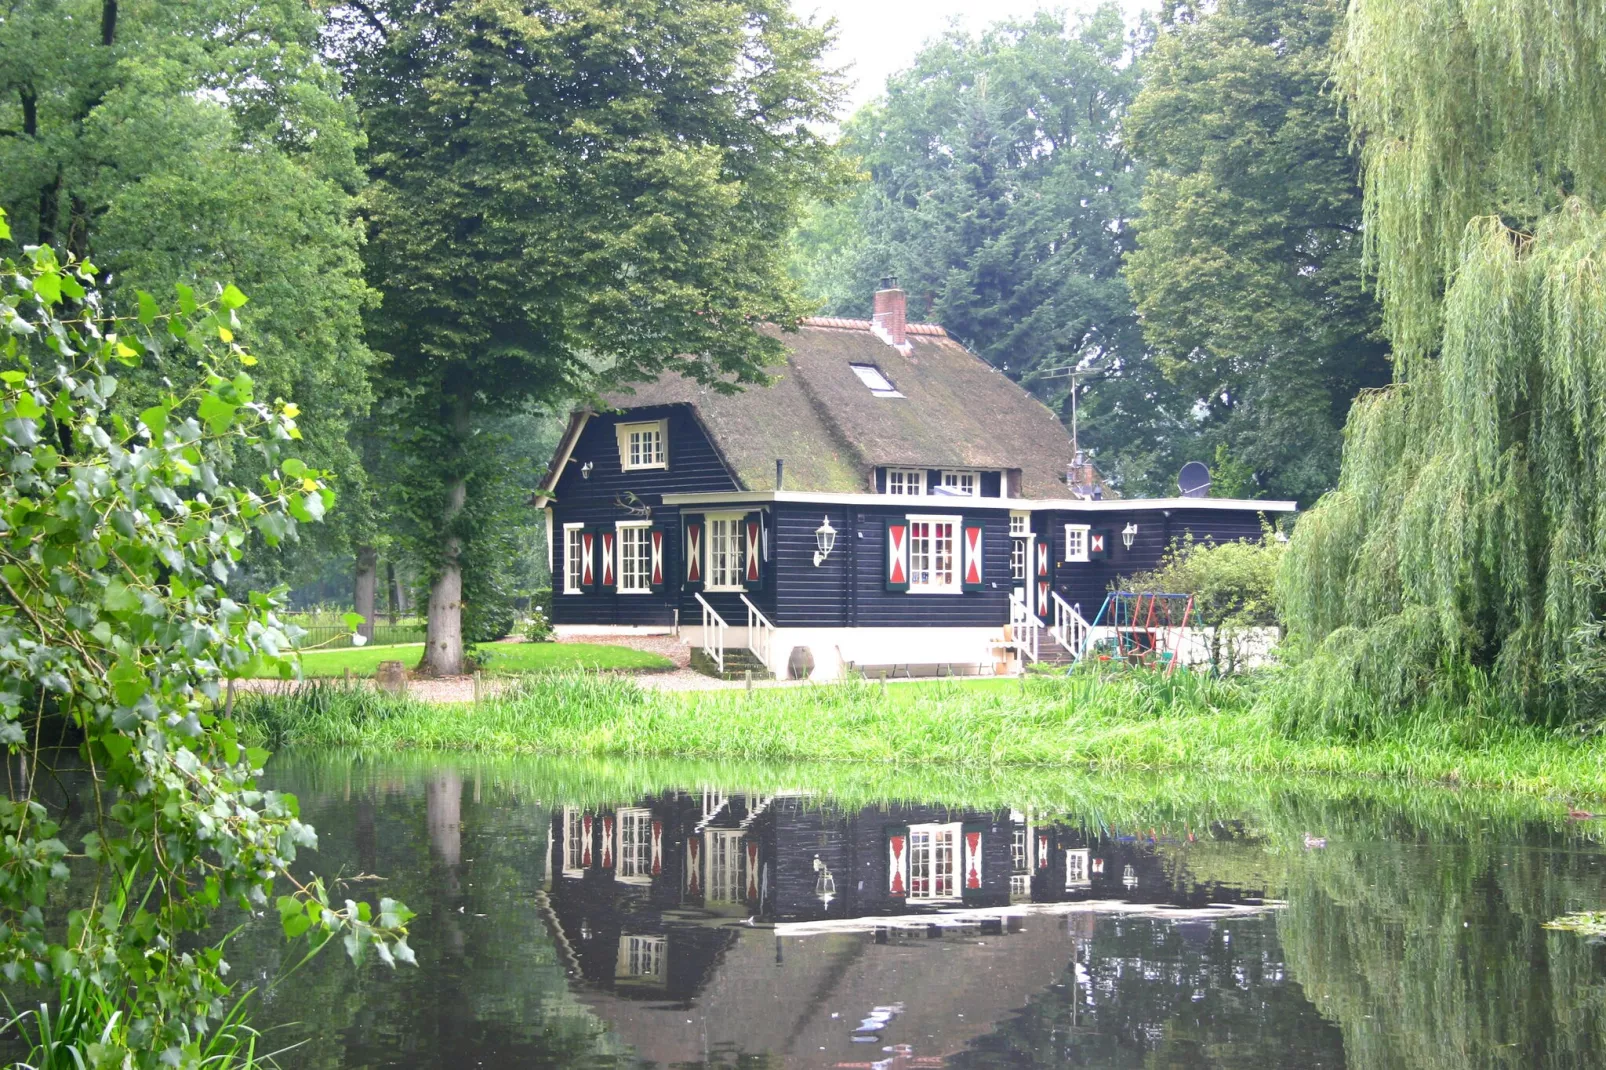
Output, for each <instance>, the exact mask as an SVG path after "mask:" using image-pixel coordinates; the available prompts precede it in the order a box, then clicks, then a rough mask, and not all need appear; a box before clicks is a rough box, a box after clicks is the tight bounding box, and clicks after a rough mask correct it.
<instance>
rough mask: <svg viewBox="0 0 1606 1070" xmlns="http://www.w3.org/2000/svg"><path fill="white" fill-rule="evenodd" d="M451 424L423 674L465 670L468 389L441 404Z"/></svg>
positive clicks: (426, 630) (456, 393) (430, 588)
mask: <svg viewBox="0 0 1606 1070" xmlns="http://www.w3.org/2000/svg"><path fill="white" fill-rule="evenodd" d="M441 408H442V410H443V411H442V415H444V416H446V418H447V419H448V420H449V421H450V422H451V428H452V433H453V438H454V446H455V451H454V452H455V453H456V457H455V460H456V463H457V465H458V466H459V467H458V472H457V474H456V475H454V476H453V477H452V478H451V480H450V481H449V482H448V483H447V485H446V508H445V511H444V512H443V514H442V516H441V530H442V531H443V533H444V536H443V538H442V540H441V559H440V564H439V565H438V566H437V568H438V569H439V571H438V572H437V573H436V575H435V582H434V583H432V584H430V587H429V609H428V610H427V616H426V618H425V623H424V659H423V661H421V662H420V663H419V666H418V668H419V671H420V672H422V673H423V674H424V675H425V676H461V675H462V674H463V562H462V556H463V539H462V536H461V535H459V534H458V532H457V527H456V524H457V518H458V516H459V515H460V514H461V513H462V512H463V506H464V504H465V503H466V502H467V501H468V474H467V473H466V472H465V471H464V470H463V469H464V468H466V467H467V465H468V460H467V458H466V457H465V456H464V455H463V454H464V451H465V450H466V449H467V446H468V431H469V418H470V415H471V412H470V397H469V393H468V390H467V388H463V389H461V390H459V391H457V392H455V393H453V394H452V395H451V396H450V397H449V398H448V399H447V400H446V402H445V403H444V404H443V405H442V406H441Z"/></svg>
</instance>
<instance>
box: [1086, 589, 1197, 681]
mask: <svg viewBox="0 0 1606 1070" xmlns="http://www.w3.org/2000/svg"><path fill="white" fill-rule="evenodd" d="M1192 616H1193V595H1191V594H1168V593H1165V592H1161V591H1111V592H1110V593H1109V594H1107V595H1105V596H1104V604H1103V605H1101V606H1100V607H1099V611H1098V614H1097V615H1096V616H1095V617H1094V618H1093V621H1092V625H1091V627H1089V629H1088V639H1089V642H1090V643H1091V642H1092V637H1093V636H1094V635H1095V634H1097V633H1098V631H1099V629H1100V628H1101V627H1102V628H1107V629H1109V630H1110V632H1111V635H1110V637H1109V638H1105V639H1101V640H1099V641H1098V642H1097V643H1094V644H1092V646H1091V648H1090V652H1091V653H1092V654H1093V655H1094V657H1096V658H1097V659H1098V660H1100V661H1125V662H1128V663H1130V664H1134V665H1145V666H1147V667H1149V668H1162V667H1163V668H1164V669H1165V671H1166V673H1167V674H1169V673H1172V672H1175V671H1176V667H1177V655H1178V653H1179V652H1180V647H1181V641H1182V637H1183V635H1184V634H1185V633H1186V630H1187V627H1188V621H1189V619H1190V618H1191V617H1192Z"/></svg>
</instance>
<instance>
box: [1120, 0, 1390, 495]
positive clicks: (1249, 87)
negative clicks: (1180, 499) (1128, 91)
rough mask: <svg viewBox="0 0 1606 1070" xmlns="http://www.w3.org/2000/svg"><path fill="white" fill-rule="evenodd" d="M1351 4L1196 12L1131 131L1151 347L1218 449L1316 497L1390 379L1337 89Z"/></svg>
mask: <svg viewBox="0 0 1606 1070" xmlns="http://www.w3.org/2000/svg"><path fill="white" fill-rule="evenodd" d="M1343 7H1344V5H1343V4H1342V3H1340V2H1339V0H1318V2H1315V3H1310V2H1304V0H1224V2H1223V3H1220V4H1217V5H1214V6H1213V7H1212V8H1211V9H1210V10H1209V11H1208V12H1207V13H1205V14H1193V13H1191V12H1185V13H1182V15H1179V17H1176V18H1173V19H1172V20H1169V21H1168V22H1167V23H1166V24H1165V25H1164V26H1163V32H1162V33H1161V34H1160V35H1159V38H1158V40H1157V41H1156V43H1155V47H1154V49H1153V51H1152V52H1150V53H1149V55H1148V56H1146V57H1145V59H1144V85H1143V91H1142V92H1141V93H1139V94H1138V96H1137V99H1136V100H1135V101H1134V102H1133V104H1132V109H1131V115H1130V117H1129V119H1128V121H1127V123H1126V135H1127V138H1128V140H1129V143H1130V145H1131V149H1132V152H1133V154H1134V155H1135V156H1136V157H1137V159H1138V160H1139V161H1141V162H1142V163H1143V165H1144V167H1145V177H1144V186H1143V205H1142V213H1141V214H1140V215H1139V216H1138V218H1137V220H1136V231H1137V248H1136V249H1135V250H1134V251H1133V252H1132V253H1130V254H1129V255H1128V257H1127V260H1126V277H1127V280H1128V282H1129V283H1130V285H1131V287H1132V292H1133V295H1134V297H1135V298H1136V301H1137V306H1138V311H1139V312H1140V313H1142V316H1143V335H1144V338H1145V339H1146V340H1147V341H1148V343H1149V344H1150V345H1151V346H1152V347H1153V348H1154V355H1155V359H1156V360H1157V361H1158V362H1159V363H1160V365H1161V366H1162V368H1163V369H1164V371H1165V374H1166V376H1167V377H1168V378H1169V379H1170V380H1171V381H1173V382H1174V383H1175V384H1176V385H1177V387H1178V389H1180V390H1181V391H1182V393H1183V394H1184V396H1186V397H1188V398H1200V399H1202V403H1203V405H1204V407H1205V410H1206V417H1205V421H1204V425H1203V426H1201V427H1200V428H1199V431H1198V433H1199V434H1200V435H1201V436H1202V437H1203V438H1204V439H1205V441H1206V442H1208V441H1210V440H1216V441H1218V442H1219V443H1220V444H1221V445H1222V446H1225V447H1227V448H1230V450H1231V453H1232V456H1233V457H1234V458H1235V459H1237V460H1238V461H1240V462H1242V463H1243V464H1245V465H1247V466H1248V468H1249V469H1250V471H1251V472H1252V474H1253V476H1254V480H1255V482H1254V486H1255V487H1258V488H1259V489H1260V492H1262V493H1269V494H1272V495H1275V496H1277V497H1283V498H1297V499H1303V500H1306V501H1310V500H1313V499H1314V498H1315V497H1316V496H1317V495H1319V494H1321V493H1322V492H1323V491H1326V490H1328V489H1330V488H1331V487H1332V486H1333V484H1334V483H1335V482H1336V480H1337V476H1338V463H1339V452H1340V448H1341V437H1340V428H1341V427H1342V425H1343V421H1344V417H1345V413H1346V412H1347V411H1348V409H1349V405H1350V402H1351V400H1353V399H1354V397H1355V395H1356V393H1357V392H1358V391H1359V390H1361V389H1363V388H1367V387H1376V386H1381V385H1383V384H1384V383H1386V382H1387V381H1388V378H1389V366H1388V362H1387V348H1386V346H1385V345H1384V343H1383V342H1382V340H1381V338H1380V337H1379V313H1378V309H1377V307H1376V305H1375V304H1374V302H1373V300H1372V298H1371V296H1370V295H1369V294H1368V293H1366V291H1365V285H1364V278H1363V274H1362V271H1361V263H1360V260H1361V241H1362V239H1361V225H1360V224H1361V212H1362V207H1361V190H1360V184H1359V174H1358V162H1357V161H1356V160H1355V158H1354V157H1353V156H1352V155H1351V154H1350V152H1349V131H1348V130H1347V129H1346V124H1345V122H1344V119H1343V116H1342V115H1341V114H1339V112H1338V110H1337V108H1336V107H1335V105H1334V101H1333V100H1332V99H1331V97H1330V96H1329V95H1328V94H1327V92H1326V86H1327V83H1328V81H1329V78H1330V68H1331V56H1332V48H1333V37H1334V34H1335V31H1336V30H1337V28H1338V26H1339V24H1340V21H1341V16H1342V12H1343ZM1183 16H1186V17H1183ZM1208 455H1209V451H1208V449H1207V450H1203V451H1201V452H1200V457H1199V458H1197V459H1205V458H1207V457H1208ZM1217 493H1226V492H1225V491H1223V490H1221V489H1220V488H1219V485H1218V489H1217Z"/></svg>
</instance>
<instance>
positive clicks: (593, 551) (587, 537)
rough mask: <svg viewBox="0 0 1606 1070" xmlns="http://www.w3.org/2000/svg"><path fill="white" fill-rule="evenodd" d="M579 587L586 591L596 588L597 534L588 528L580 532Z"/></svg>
mask: <svg viewBox="0 0 1606 1070" xmlns="http://www.w3.org/2000/svg"><path fill="white" fill-rule="evenodd" d="M580 586H582V587H584V588H585V589H586V590H588V591H590V590H594V589H596V586H597V533H596V532H595V531H592V530H591V529H590V528H586V529H584V530H582V531H581V532H580Z"/></svg>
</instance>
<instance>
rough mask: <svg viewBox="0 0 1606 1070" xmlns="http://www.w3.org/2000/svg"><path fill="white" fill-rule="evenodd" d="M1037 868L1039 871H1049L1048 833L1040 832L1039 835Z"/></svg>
mask: <svg viewBox="0 0 1606 1070" xmlns="http://www.w3.org/2000/svg"><path fill="white" fill-rule="evenodd" d="M1037 868H1038V869H1047V868H1048V834H1047V833H1042V832H1040V833H1038V834H1037Z"/></svg>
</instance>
